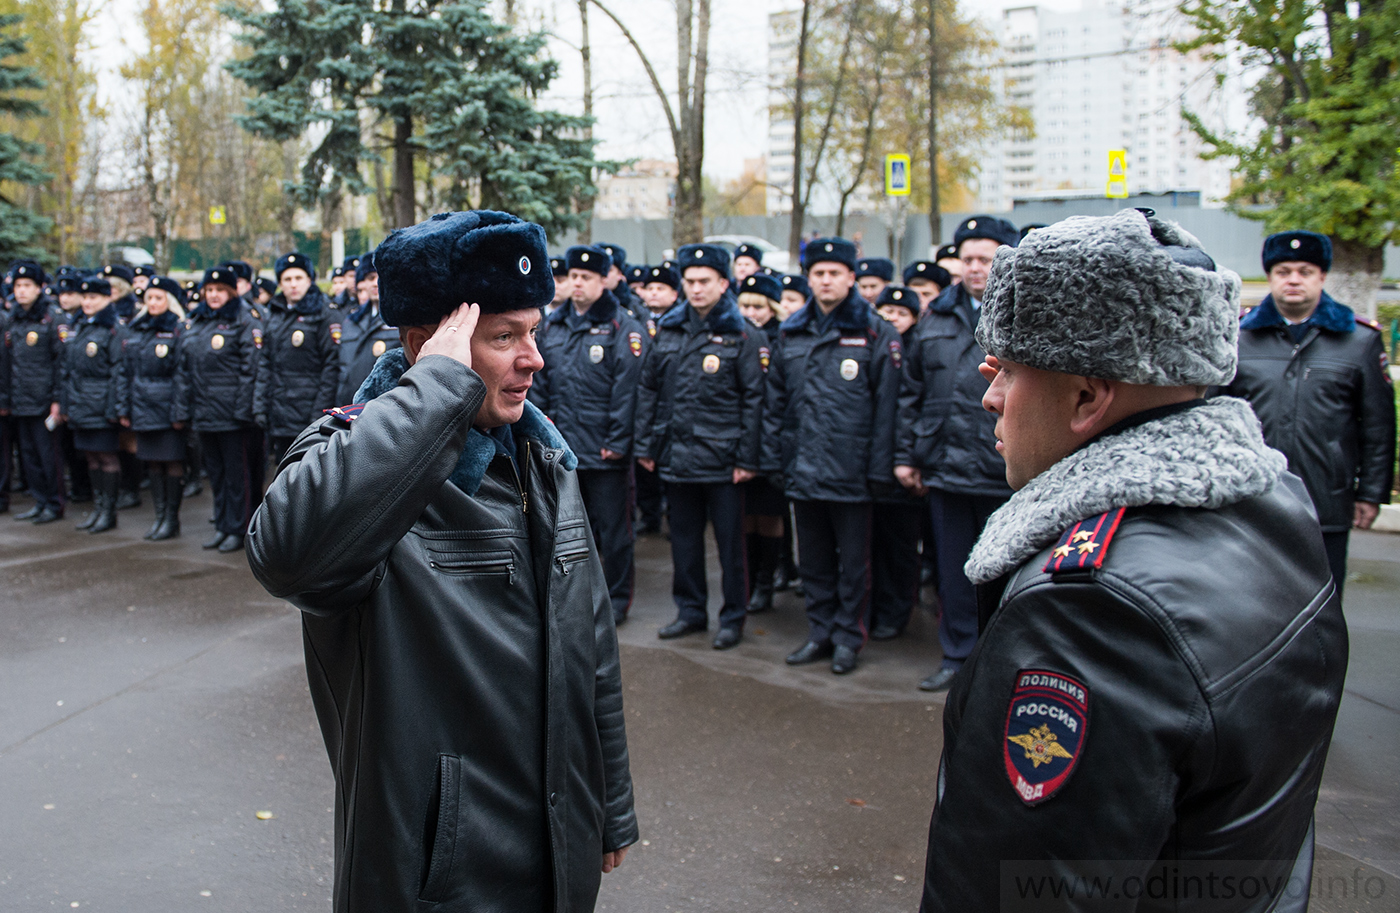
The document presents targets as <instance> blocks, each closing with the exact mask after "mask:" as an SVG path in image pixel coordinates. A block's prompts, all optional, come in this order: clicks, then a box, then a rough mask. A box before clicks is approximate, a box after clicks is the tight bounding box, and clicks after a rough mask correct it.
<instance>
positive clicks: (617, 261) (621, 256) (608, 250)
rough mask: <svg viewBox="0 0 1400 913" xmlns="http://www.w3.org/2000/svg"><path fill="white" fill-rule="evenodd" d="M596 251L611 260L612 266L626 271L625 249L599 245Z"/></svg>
mask: <svg viewBox="0 0 1400 913" xmlns="http://www.w3.org/2000/svg"><path fill="white" fill-rule="evenodd" d="M598 249H599V250H601V251H602V252H603V253H605V254H607V255H608V257H610V258H611V259H612V265H613V266H615V267H617V268H618V269H620V270H626V269H627V248H625V247H618V246H617V245H616V244H599V245H598Z"/></svg>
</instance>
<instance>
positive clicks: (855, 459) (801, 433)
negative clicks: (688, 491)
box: [763, 289, 903, 503]
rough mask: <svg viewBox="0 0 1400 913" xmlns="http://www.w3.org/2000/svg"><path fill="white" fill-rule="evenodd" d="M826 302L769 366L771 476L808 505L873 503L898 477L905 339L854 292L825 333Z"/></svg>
mask: <svg viewBox="0 0 1400 913" xmlns="http://www.w3.org/2000/svg"><path fill="white" fill-rule="evenodd" d="M820 318H821V311H820V310H819V308H818V306H817V303H816V300H815V299H812V300H808V302H807V303H806V304H805V305H803V307H802V309H801V310H799V311H798V312H797V313H796V314H793V315H792V316H791V317H789V318H788V319H787V320H785V321H784V322H783V324H782V329H781V330H780V331H779V334H778V344H777V348H776V349H775V351H774V352H773V355H772V360H771V361H770V363H769V365H768V374H767V381H768V384H767V387H768V388H767V399H766V402H765V403H764V410H763V471H764V472H767V473H774V472H778V473H781V474H782V477H783V488H784V492H785V493H786V495H787V496H788V497H789V498H792V499H794V500H798V501H844V502H848V503H860V502H864V501H869V500H870V499H871V493H870V489H871V485H872V484H874V485H877V486H878V485H883V484H886V483H890V482H893V481H894V460H893V455H894V425H895V412H896V409H897V407H898V397H899V377H900V364H901V363H902V361H903V350H902V347H901V346H900V342H899V334H898V333H896V332H895V329H894V327H893V326H891V325H890V323H889V321H887V320H885V319H884V318H882V317H881V316H880V315H879V314H877V313H875V310H874V309H873V308H871V307H870V305H869V304H867V303H866V301H865V299H864V298H862V297H860V295H859V294H857V293H856V290H855V289H852V290H851V292H850V294H849V295H847V296H846V300H845V301H843V302H841V303H840V304H838V305H837V306H836V308H835V309H834V310H833V311H832V312H831V314H830V321H829V323H827V325H826V328H825V329H819V328H818V326H819V321H820Z"/></svg>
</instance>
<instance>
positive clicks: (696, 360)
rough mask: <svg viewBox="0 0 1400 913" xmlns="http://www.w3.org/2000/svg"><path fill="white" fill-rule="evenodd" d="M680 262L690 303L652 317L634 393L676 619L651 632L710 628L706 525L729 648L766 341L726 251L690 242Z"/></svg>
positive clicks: (741, 615)
mask: <svg viewBox="0 0 1400 913" xmlns="http://www.w3.org/2000/svg"><path fill="white" fill-rule="evenodd" d="M676 259H677V260H678V261H679V262H680V263H682V264H684V269H685V275H684V279H683V280H682V281H683V282H684V283H685V297H686V304H684V305H682V306H681V307H677V308H674V309H672V310H671V311H669V312H667V314H666V315H665V316H664V317H662V318H661V320H660V321H658V325H657V331H656V343H655V345H654V346H653V347H652V350H651V352H650V353H649V354H648V356H647V359H646V363H645V365H644V366H643V368H642V378H641V385H640V388H639V390H638V393H637V437H636V447H637V460H638V462H640V463H641V464H642V465H643V466H644V467H645V468H646V469H649V470H654V471H656V472H657V473H658V474H660V476H661V480H662V481H663V482H665V483H666V492H667V501H668V503H669V505H670V513H671V560H672V565H673V569H674V576H673V579H672V584H671V595H672V598H673V599H674V600H675V602H676V610H677V616H676V620H675V621H673V622H671V623H670V624H668V625H666V626H665V627H663V628H662V629H661V630H660V631H658V632H657V635H658V636H659V637H660V638H661V639H663V640H668V639H670V638H673V637H680V636H682V635H685V634H691V633H694V632H697V631H704V630H706V629H707V628H708V627H709V610H708V599H709V590H708V587H707V586H706V582H705V526H706V524H707V523H712V524H714V530H715V545H716V546H717V548H718V551H719V563H720V572H721V581H722V587H723V590H724V604H723V605H722V606H721V607H720V610H719V631H718V633H717V634H716V635H715V639H714V642H713V646H714V648H715V649H716V650H726V649H728V648H730V647H733V646H735V645H736V644H738V643H739V641H740V640H741V639H743V633H744V619H745V617H746V615H747V612H748V604H749V591H748V581H747V580H746V579H745V577H746V574H745V567H744V490H743V488H742V487H741V486H742V485H743V483H745V482H747V481H749V480H750V479H752V478H753V477H754V475H755V474H756V473H757V471H758V461H759V435H760V434H761V433H762V431H763V427H762V415H763V366H762V364H761V363H760V360H759V359H760V355H759V349H760V347H761V346H762V344H763V342H765V341H766V339H765V338H764V337H763V334H761V333H758V332H754V331H753V329H752V328H751V327H749V326H747V325H746V323H745V321H744V318H743V316H742V315H741V314H740V313H739V305H738V303H737V302H736V300H735V296H734V293H733V292H732V291H730V288H729V254H728V252H727V251H725V249H724V248H722V247H718V246H716V245H713V244H687V245H685V246H684V247H682V248H681V249H680V250H679V251H678V252H677V257H676Z"/></svg>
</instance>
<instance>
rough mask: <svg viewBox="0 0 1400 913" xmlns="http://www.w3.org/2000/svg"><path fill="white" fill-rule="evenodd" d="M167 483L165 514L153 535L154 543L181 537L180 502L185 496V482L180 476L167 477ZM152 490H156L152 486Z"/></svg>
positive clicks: (165, 480)
mask: <svg viewBox="0 0 1400 913" xmlns="http://www.w3.org/2000/svg"><path fill="white" fill-rule="evenodd" d="M163 481H164V482H165V513H164V515H163V516H162V519H161V523H160V528H159V529H157V530H156V531H155V532H154V533H152V534H151V539H152V541H156V542H158V541H160V540H162V539H174V538H175V537H176V536H178V535H180V501H181V500H182V498H183V497H184V494H185V480H184V479H183V478H182V477H180V476H166V477H165V478H164V480H163ZM151 490H152V491H154V490H155V485H154V484H152V486H151Z"/></svg>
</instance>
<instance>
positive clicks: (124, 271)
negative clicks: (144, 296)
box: [102, 263, 136, 284]
mask: <svg viewBox="0 0 1400 913" xmlns="http://www.w3.org/2000/svg"><path fill="white" fill-rule="evenodd" d="M102 275H104V276H106V277H107V278H108V279H121V280H122V281H124V282H126V283H127V284H130V283H131V280H132V279H135V278H136V271H135V270H133V269H132V268H131V267H129V266H127V265H126V264H125V263H109V264H108V265H106V266H104V267H102Z"/></svg>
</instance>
